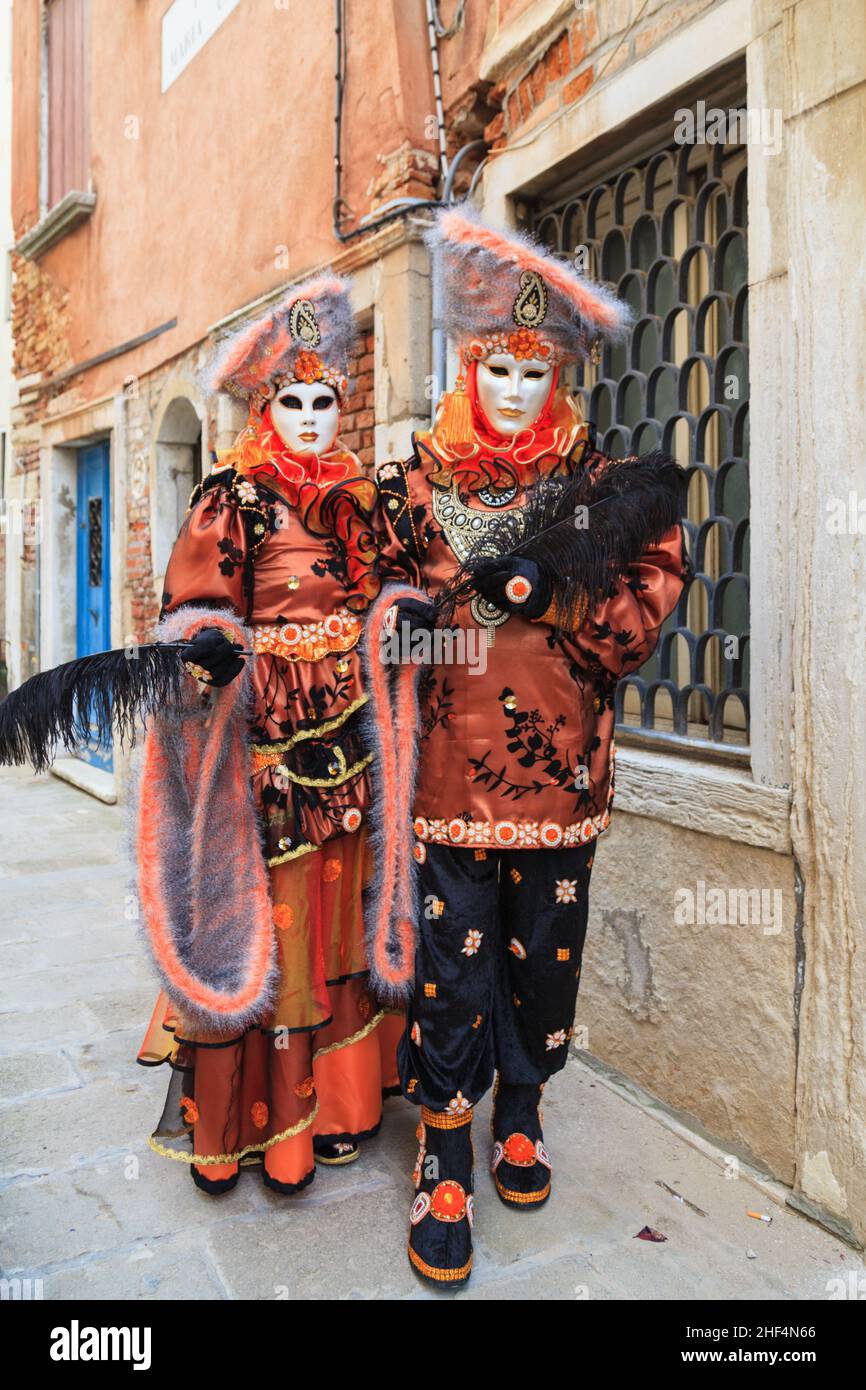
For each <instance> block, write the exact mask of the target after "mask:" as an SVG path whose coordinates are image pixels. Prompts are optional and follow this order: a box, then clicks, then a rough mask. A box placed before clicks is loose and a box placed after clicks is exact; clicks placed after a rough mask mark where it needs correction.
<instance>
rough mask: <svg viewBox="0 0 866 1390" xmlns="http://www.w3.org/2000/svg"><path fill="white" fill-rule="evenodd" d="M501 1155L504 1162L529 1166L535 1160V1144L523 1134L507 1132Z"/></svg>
mask: <svg viewBox="0 0 866 1390" xmlns="http://www.w3.org/2000/svg"><path fill="white" fill-rule="evenodd" d="M502 1156H503V1158H504V1159H505V1162H506V1163H512V1164H514V1165H515V1166H516V1167H518V1168H530V1167H531V1166H532V1164H533V1163H534V1162H535V1145H534V1144H533V1142H532V1140H531V1139H528V1138H527V1136H526V1135H525V1134H509V1136H508V1138H507V1139H506V1141H505V1145H504V1149H503V1154H502Z"/></svg>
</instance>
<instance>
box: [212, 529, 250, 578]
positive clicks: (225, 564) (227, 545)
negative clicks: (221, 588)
mask: <svg viewBox="0 0 866 1390" xmlns="http://www.w3.org/2000/svg"><path fill="white" fill-rule="evenodd" d="M217 550H218V551H219V552H220V554H221V555H224V556H225V559H224V560H221V561H220V565H219V571H220V574H224V575H227V576H228V578H231V577H232V575H233V574H234V572H235V570H236V569H237V568H238V566H239V565H242V564H243V562H244V552H243V551H242V550H241V549H240V548H239V547H238V546H236V545H235V544H234V542H233V541H232V540H231V539H230V537H229V536H224V537H223V539H222V540H221V541H220V542H219V543H218V545H217Z"/></svg>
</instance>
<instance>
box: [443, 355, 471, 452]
mask: <svg viewBox="0 0 866 1390" xmlns="http://www.w3.org/2000/svg"><path fill="white" fill-rule="evenodd" d="M434 433H435V435H436V438H437V440H438V441H439V442H440V443H442V444H446V445H449V446H450V447H452V448H453V446H454V445H455V444H471V443H472V441H473V438H474V435H473V431H472V402H471V401H470V399H469V397H468V396H467V394H466V381H465V379H464V377H463V374H462V373H461V374H460V376H458V378H457V380H456V382H455V383H454V390H453V391H445V392H444V393H443V396H442V400H441V401H440V403H439V413H438V415H437V417H436V426H435V430H434Z"/></svg>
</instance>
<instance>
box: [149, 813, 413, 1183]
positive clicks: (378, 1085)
mask: <svg viewBox="0 0 866 1390" xmlns="http://www.w3.org/2000/svg"><path fill="white" fill-rule="evenodd" d="M365 864H366V846H365V837H364V835H363V833H360V834H357V835H344V836H341V837H340V838H339V839H336V840H332V841H329V842H328V843H327V844H325V845H323V846H322V847H321V848H320V849H319V850H317V851H315V852H314V853H311V854H307V855H305V856H303V857H301V858H299V859H296V860H289V861H288V862H286V863H284V864H278V865H276V866H274V867H273V868H272V869H271V890H272V896H273V902H274V923H275V927H276V936H277V946H278V950H279V985H278V992H277V998H276V1002H275V1005H274V1008H273V1011H272V1013H271V1014H270V1015H269V1016H268V1017H267V1018H266V1019H263V1020H262V1022H261V1023H260V1024H259V1025H257V1026H256V1027H253V1028H250V1029H248V1030H247V1031H246V1032H244V1033H242V1034H240V1035H239V1036H237V1037H233V1038H225V1037H219V1036H217V1035H213V1034H211V1035H209V1034H206V1033H203V1032H202V1031H201V1030H200V1029H199V1030H196V1029H194V1028H192V1027H189V1026H185V1024H184V1020H183V1019H182V1018H181V1017H180V1016H178V1015H177V1014H176V1013H175V1012H173V1011H172V1009H171V1007H170V1006H169V1004H168V1001H167V999H166V997H165V995H164V994H161V995H160V997H159V999H158V1000H157V1004H156V1008H155V1009H154V1012H153V1016H152V1018H151V1020H150V1024H149V1026H148V1029H147V1033H146V1035H145V1038H144V1041H143V1043H142V1046H141V1048H140V1050H139V1054H138V1060H139V1062H141V1063H142V1065H144V1066H157V1065H159V1064H161V1063H168V1064H169V1065H170V1066H171V1069H172V1077H171V1082H170V1085H169V1090H168V1096H167V1099H166V1104H165V1108H164V1110H163V1114H162V1118H161V1120H160V1123H159V1125H158V1126H157V1129H156V1131H155V1132H154V1134H153V1135H152V1136H151V1138H150V1140H149V1143H150V1146H151V1148H152V1149H154V1150H155V1152H156V1153H158V1154H161V1155H163V1156H164V1157H166V1158H171V1159H175V1160H176V1161H178V1162H182V1163H186V1164H190V1165H192V1167H193V1176H194V1177H195V1179H196V1182H197V1184H198V1185H199V1186H200V1187H203V1188H205V1189H206V1190H208V1191H212V1192H220V1191H224V1190H226V1189H227V1188H229V1187H231V1186H233V1185H234V1183H235V1181H236V1177H237V1174H238V1171H239V1168H240V1167H242V1166H243V1167H246V1166H247V1165H253V1164H255V1165H256V1166H258V1167H260V1168H261V1171H262V1176H263V1179H264V1181H265V1183H266V1184H267V1186H268V1187H271V1188H273V1189H275V1190H276V1191H279V1192H285V1193H292V1192H297V1191H299V1190H300V1189H301V1188H303V1187H305V1186H306V1185H307V1184H308V1183H309V1182H310V1181H312V1178H313V1176H314V1172H315V1162H314V1157H313V1139H314V1138H316V1139H322V1140H324V1141H326V1142H327V1143H331V1144H333V1143H339V1142H357V1141H359V1140H362V1139H365V1138H368V1137H369V1136H371V1135H373V1134H375V1133H376V1131H377V1130H378V1128H379V1125H380V1124H381V1120H382V1101H383V1096H385V1095H388V1094H391V1093H395V1094H396V1093H397V1091H398V1090H399V1086H398V1082H397V1066H396V1047H397V1042H398V1040H399V1037H400V1034H401V1032H402V1029H403V1017H402V1015H401V1014H398V1013H388V1012H386V1011H384V1010H382V1009H381V1008H378V1007H377V1005H376V1004H375V1002H374V1001H373V999H372V998H371V996H370V994H369V992H368V989H367V970H366V960H365V955H364V938H363V921H362V912H361V892H362V888H363V884H364V877H365Z"/></svg>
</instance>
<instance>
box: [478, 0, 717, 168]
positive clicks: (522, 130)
mask: <svg viewBox="0 0 866 1390" xmlns="http://www.w3.org/2000/svg"><path fill="white" fill-rule="evenodd" d="M714 3H715V0H684V3H682V4H679V5H665V7H664V11H663V12H662V13H658V9H659V6H658V4H657V3H650V4H648V5H647V6H645V7H644V9H643V10H642V9H641V6H640V4H639V0H600V3H598V4H597V5H595V6H593V7H592V8H589V7H588V6H587V7H586V8H585V12H584V13H583V14H581V15H579V16H578V18H577V19H575V20H572V22H571V23H570V24H569V26H568V28H566V29H563V31H562V32H561V33H560V34H558V35H557V36H556V38H554V39H553V40H552V41H551V42H549V43H547V44H546V45H545V47H544V48H543V49H541V50H540V51H538V50H531V51H529V52H528V53H527V54H526V55H525V56H524V57H522V58H521V61H520V62H519V63H518V64H517V65H516V66H515V67H514V68H513V69H512V71H511V72H509V73H508V74H507V75H506V77H505V78H503V80H502V81H501V82H499V83H497V85H496V86H495V87H493V88H492V89H491V90H490V92H489V93H488V96H487V101H488V103H489V104H490V105H491V106H493V107H499V108H500V109H499V111H498V113H497V115H495V116H494V117H493V119H492V120H491V121H489V123H488V124H487V126H486V127H485V131H484V138H485V139H486V140H487V141H489V142H490V143H491V145H492V148H493V149H494V150H497V149H505V148H506V146H507V144H508V143H509V141H510V140H511V138H512V137H514V136H515V135H519V136H523V135H527V134H528V133H529V132H530V131H531V130H533V129H534V128H535V127H537V126H539V125H541V124H542V123H543V122H545V121H547V120H550V119H551V118H552V117H554V116H555V115H556V114H557V112H558V111H560V110H562V109H564V108H565V107H568V106H571V105H573V104H574V103H575V102H577V101H579V100H580V98H581V97H582V96H583V95H584V94H585V93H586V92H587V91H589V89H590V87H591V86H592V85H593V84H594V83H595V82H597V81H599V80H600V79H601V78H603V77H604V78H607V77H610V76H612V75H613V74H614V73H615V72H618V71H619V69H620V68H624V67H627V66H628V64H629V63H632V62H634V61H636V60H637V59H638V58H642V57H643V56H644V55H645V54H646V53H648V52H649V51H650V50H651V49H652V48H654V47H655V46H656V45H657V44H658V43H660V42H661V41H662V40H663V39H664V38H666V37H667V36H668V35H669V34H670V33H671V32H672V31H673V30H674V29H676V28H678V27H681V26H682V25H684V24H687V23H688V22H689V21H690V20H692V19H694V18H695V16H696V15H698V14H700V13H701V11H702V10H706V9H708V8H709V7H710V6H711V5H712V4H714Z"/></svg>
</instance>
